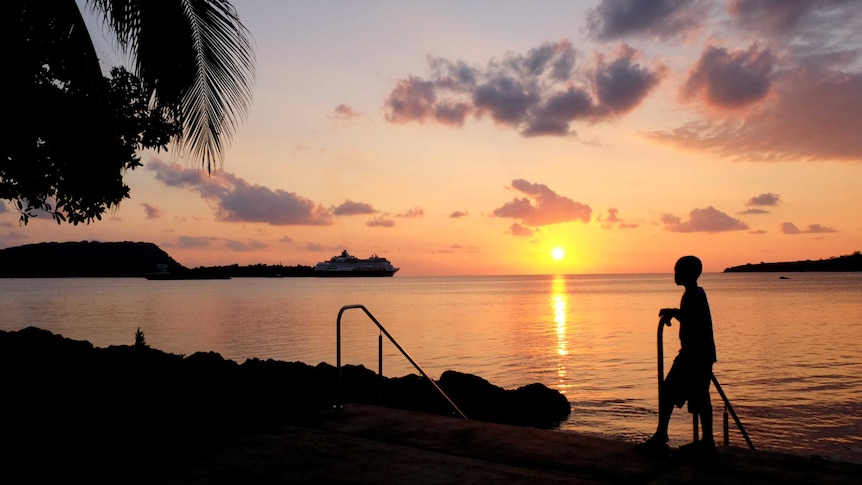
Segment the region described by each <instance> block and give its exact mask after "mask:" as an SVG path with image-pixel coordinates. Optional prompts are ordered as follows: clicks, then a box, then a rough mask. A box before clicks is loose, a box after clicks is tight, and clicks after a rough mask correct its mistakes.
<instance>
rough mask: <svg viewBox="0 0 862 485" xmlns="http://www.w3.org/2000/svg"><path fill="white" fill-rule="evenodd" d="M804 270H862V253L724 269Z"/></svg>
mask: <svg viewBox="0 0 862 485" xmlns="http://www.w3.org/2000/svg"><path fill="white" fill-rule="evenodd" d="M802 271H827V272H834V271H862V253H860V252H859V251H856V252H855V253H853V254H849V255H847V256H837V257H834V258H829V259H819V260H817V261H812V260H806V261H792V262H783V263H759V264H751V263H748V264H745V265H742V266H731V267H730V268H726V269H725V270H724V272H725V273H758V272H760V273H766V272H772V273H775V272H781V273H790V272H802Z"/></svg>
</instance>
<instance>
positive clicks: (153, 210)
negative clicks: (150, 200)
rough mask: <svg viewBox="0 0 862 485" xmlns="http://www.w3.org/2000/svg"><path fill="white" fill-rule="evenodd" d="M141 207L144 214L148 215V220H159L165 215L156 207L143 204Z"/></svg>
mask: <svg viewBox="0 0 862 485" xmlns="http://www.w3.org/2000/svg"><path fill="white" fill-rule="evenodd" d="M141 206H143V208H144V212H145V213H146V214H147V219H158V218H160V217H162V215H163V213H162V210H161V209H159V208H158V207H156V206H154V205H150V204H147V203H146V202H142V203H141Z"/></svg>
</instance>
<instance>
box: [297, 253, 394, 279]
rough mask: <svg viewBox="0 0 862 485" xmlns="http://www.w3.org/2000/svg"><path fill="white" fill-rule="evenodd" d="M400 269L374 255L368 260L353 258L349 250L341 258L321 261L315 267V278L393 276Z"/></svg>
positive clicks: (334, 257) (336, 257)
mask: <svg viewBox="0 0 862 485" xmlns="http://www.w3.org/2000/svg"><path fill="white" fill-rule="evenodd" d="M399 269H400V268H396V267H394V266H392V263H390V262H389V260H387V259H386V258H381V257H379V256H377V255H376V254H372V255H371V257H369V258H368V259H360V258H357V257H356V256H352V255H351V254H350V253H348V252H347V250H346V249H345V250H343V251H341V254H340V255H339V256H333V257H332V258H330V259H329V260H328V261H321V262H319V263H317V264H316V265H315V266H314V275H315V276H324V277H327V276H329V277H332V276H337V277H344V276H392V275H394V274H395V273H396V272H397V271H398V270H399Z"/></svg>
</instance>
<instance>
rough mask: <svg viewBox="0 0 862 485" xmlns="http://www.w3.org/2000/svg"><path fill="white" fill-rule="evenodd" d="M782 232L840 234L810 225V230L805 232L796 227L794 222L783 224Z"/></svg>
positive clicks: (817, 225)
mask: <svg viewBox="0 0 862 485" xmlns="http://www.w3.org/2000/svg"><path fill="white" fill-rule="evenodd" d="M781 232H782V233H784V234H789V235H793V234H802V233H806V234H826V233H831V232H838V231H836V230H835V229H833V228H831V227H826V226H821V225H820V224H809V225H808V228H807V229H805V230H802V229H799V228H798V227H796V224H793V223H792V222H784V223H782V224H781Z"/></svg>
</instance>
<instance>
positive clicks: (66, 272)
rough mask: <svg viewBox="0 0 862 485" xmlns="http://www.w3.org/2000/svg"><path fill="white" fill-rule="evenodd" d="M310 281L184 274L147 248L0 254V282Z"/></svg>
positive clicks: (101, 245)
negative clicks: (138, 280) (18, 280)
mask: <svg viewBox="0 0 862 485" xmlns="http://www.w3.org/2000/svg"><path fill="white" fill-rule="evenodd" d="M287 276H314V268H312V267H311V266H303V265H297V266H282V265H267V264H255V265H247V266H240V265H237V264H233V265H227V266H199V267H196V268H188V267H186V266H183V265H182V264H180V263H179V262H177V261H176V260H175V259H173V258H172V257H171V256H170V255H169V254H168V253H167V252H165V251H164V250H163V249H161V248H160V247H158V246H157V245H155V244H153V243H149V242H129V241H124V242H98V241H80V242H77V241H75V242H44V243H37V244H25V245H21V246H13V247H9V248H5V249H0V278H87V277H89V278H141V277H149V279H228V278H241V277H287Z"/></svg>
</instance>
